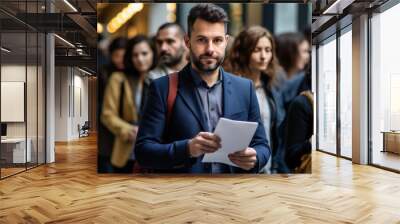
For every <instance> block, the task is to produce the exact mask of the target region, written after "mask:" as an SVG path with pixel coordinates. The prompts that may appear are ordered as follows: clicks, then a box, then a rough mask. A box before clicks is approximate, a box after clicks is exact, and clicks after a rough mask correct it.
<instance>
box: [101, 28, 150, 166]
mask: <svg viewBox="0 0 400 224" xmlns="http://www.w3.org/2000/svg"><path fill="white" fill-rule="evenodd" d="M124 65H125V70H124V72H115V73H113V74H112V75H111V77H110V79H109V81H108V83H107V87H106V90H105V94H104V102H103V111H102V114H101V122H102V123H103V124H104V125H105V126H106V127H107V128H108V129H109V130H110V131H111V133H113V135H114V139H113V141H114V143H113V149H112V153H111V158H110V162H111V167H110V169H109V172H114V173H131V172H132V171H133V166H134V153H133V150H134V145H135V141H136V134H137V131H138V122H139V119H140V113H141V109H142V106H143V105H144V102H145V99H146V92H147V87H148V85H149V82H148V81H147V79H146V77H147V74H148V72H149V71H150V70H151V69H152V68H153V67H154V65H155V50H154V47H153V44H152V43H151V41H150V40H149V39H148V38H147V37H146V36H143V35H138V36H135V37H134V38H132V39H131V40H129V42H128V44H127V48H126V53H125V56H124Z"/></svg>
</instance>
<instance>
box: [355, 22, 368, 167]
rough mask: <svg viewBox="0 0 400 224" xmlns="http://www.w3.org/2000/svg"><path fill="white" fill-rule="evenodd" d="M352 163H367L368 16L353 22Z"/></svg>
mask: <svg viewBox="0 0 400 224" xmlns="http://www.w3.org/2000/svg"><path fill="white" fill-rule="evenodd" d="M352 28H353V31H352V32H353V35H352V36H353V40H352V44H353V59H352V60H353V84H352V85H353V102H352V103H353V116H352V117H353V118H352V119H353V120H352V121H353V130H352V134H353V140H352V145H353V153H352V157H353V162H354V163H358V164H367V163H368V39H367V37H368V16H367V15H362V16H360V17H358V18H355V19H354V20H353V25H352Z"/></svg>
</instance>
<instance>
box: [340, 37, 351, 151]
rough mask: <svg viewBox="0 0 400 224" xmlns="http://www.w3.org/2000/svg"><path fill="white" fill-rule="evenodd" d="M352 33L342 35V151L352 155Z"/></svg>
mask: <svg viewBox="0 0 400 224" xmlns="http://www.w3.org/2000/svg"><path fill="white" fill-rule="evenodd" d="M351 42H352V35H351V30H350V31H348V32H346V33H344V34H343V35H342V36H340V69H341V71H340V128H341V129H340V130H341V133H340V135H341V136H340V144H341V146H340V152H341V155H342V156H345V157H349V158H351V157H352V150H351V141H352V125H351V124H352V66H351V65H352V50H351V48H352V44H351Z"/></svg>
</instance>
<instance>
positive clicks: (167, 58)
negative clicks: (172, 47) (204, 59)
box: [159, 48, 185, 67]
mask: <svg viewBox="0 0 400 224" xmlns="http://www.w3.org/2000/svg"><path fill="white" fill-rule="evenodd" d="M184 53H185V49H184V48H181V49H179V50H178V52H177V54H176V55H171V54H167V53H164V54H162V55H160V58H159V60H160V63H161V64H163V65H166V66H167V67H173V66H175V65H177V64H179V63H180V62H181V61H182V57H183V56H184Z"/></svg>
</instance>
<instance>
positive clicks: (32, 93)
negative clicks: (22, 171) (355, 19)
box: [26, 32, 38, 168]
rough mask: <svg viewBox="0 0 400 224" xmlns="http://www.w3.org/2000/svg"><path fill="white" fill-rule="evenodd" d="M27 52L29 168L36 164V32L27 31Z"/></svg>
mask: <svg viewBox="0 0 400 224" xmlns="http://www.w3.org/2000/svg"><path fill="white" fill-rule="evenodd" d="M27 38H28V40H27V43H28V46H27V52H28V62H27V82H26V91H27V95H26V97H27V99H26V104H27V108H26V110H27V131H28V134H27V142H28V144H29V147H28V148H30V151H31V153H30V157H31V158H30V159H29V160H28V161H29V162H28V163H27V167H28V168H31V167H34V166H36V165H37V156H38V154H37V153H38V152H37V150H38V147H37V146H38V144H37V121H38V120H37V115H38V114H37V106H38V100H37V91H38V88H37V79H38V77H37V76H38V66H37V63H38V49H37V45H38V43H37V41H38V36H37V33H36V32H29V33H27Z"/></svg>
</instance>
